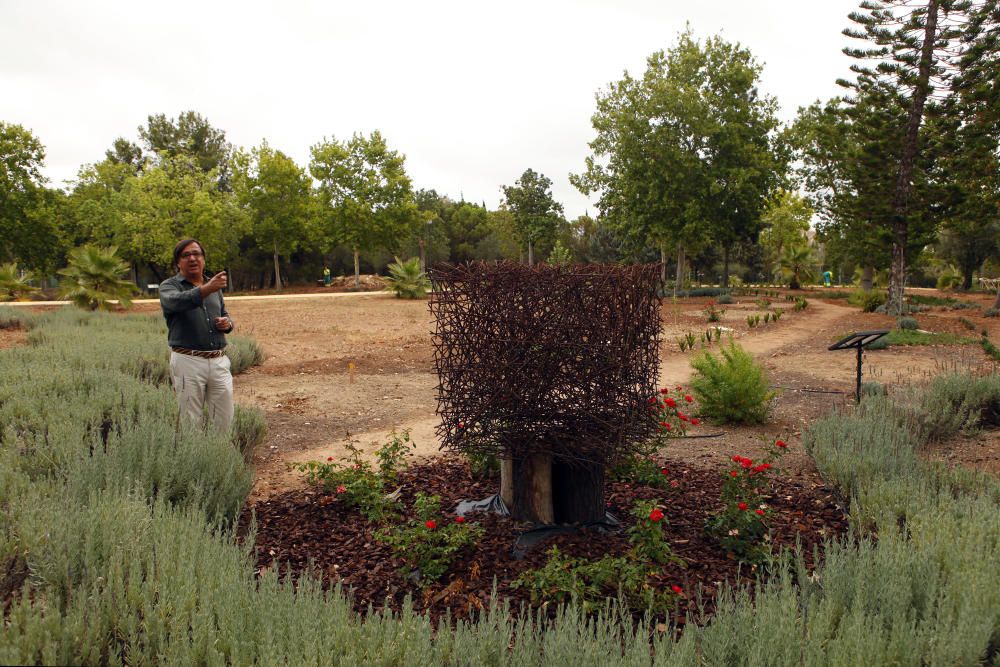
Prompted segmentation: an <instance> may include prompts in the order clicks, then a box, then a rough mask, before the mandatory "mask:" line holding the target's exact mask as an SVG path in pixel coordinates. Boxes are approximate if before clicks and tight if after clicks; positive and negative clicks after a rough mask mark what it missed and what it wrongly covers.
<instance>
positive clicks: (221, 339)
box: [160, 273, 232, 351]
mask: <svg viewBox="0 0 1000 667" xmlns="http://www.w3.org/2000/svg"><path fill="white" fill-rule="evenodd" d="M160 307H161V308H162V309H163V317H164V318H166V320H167V343H168V344H169V345H170V347H183V348H187V349H189V350H205V351H209V350H221V349H223V348H225V347H226V335H225V334H223V333H222V332H220V331H216V329H215V325H214V324H213V322H215V318H216V317H229V313H228V312H227V311H226V303H225V301H224V300H223V299H222V292H212V293H211V294H209V295H208V296H207V297H205V298H204V299H202V298H201V290H199V289H198V288H197V287H196V286H195V285H193V284H191V283H189V282H188V281H186V280H185V279H184V276H183V275H182V274H180V273H178V274H177V275H176V276H173V277H172V278H167V279H166V280H164V281H163V282H162V283H160ZM230 321H232V318H230ZM230 331H232V329H230Z"/></svg>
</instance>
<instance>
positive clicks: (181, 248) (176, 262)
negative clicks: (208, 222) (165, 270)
mask: <svg viewBox="0 0 1000 667" xmlns="http://www.w3.org/2000/svg"><path fill="white" fill-rule="evenodd" d="M192 243H197V244H198V249H199V250H201V255H202V257H204V256H205V246H203V245H202V244H201V241H199V240H197V239H184V240H182V241H181V242H180V243H178V244H177V245H175V246H174V268H175V269H177V268H180V266H179V263H180V261H181V253H182V252H184V248H186V247H188V246H189V245H191V244H192Z"/></svg>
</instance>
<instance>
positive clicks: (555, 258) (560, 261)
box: [548, 239, 573, 266]
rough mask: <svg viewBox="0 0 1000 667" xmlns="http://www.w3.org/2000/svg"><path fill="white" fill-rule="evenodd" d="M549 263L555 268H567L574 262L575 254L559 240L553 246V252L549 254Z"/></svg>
mask: <svg viewBox="0 0 1000 667" xmlns="http://www.w3.org/2000/svg"><path fill="white" fill-rule="evenodd" d="M548 261H549V264H554V265H555V266H565V265H567V264H569V263H570V262H572V261H573V253H571V252H570V250H569V248H567V247H566V246H564V245H563V244H562V242H561V241H559V240H558V239H557V240H556V242H555V244H554V245H553V246H552V252H550V253H549V260H548Z"/></svg>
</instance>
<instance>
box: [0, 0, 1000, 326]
mask: <svg viewBox="0 0 1000 667" xmlns="http://www.w3.org/2000/svg"><path fill="white" fill-rule="evenodd" d="M849 19H850V21H851V23H852V24H853V25H854V26H855V27H852V28H849V29H847V30H845V31H844V32H845V34H847V35H849V36H851V37H852V38H856V39H858V40H860V41H861V42H862V43H863V47H862V48H849V49H846V51H847V52H848V53H849V55H851V56H854V57H855V58H857V64H856V65H855V66H853V67H852V70H853V72H854V74H855V78H854V79H852V80H844V81H842V82H841V83H842V84H843V85H844V86H845V87H846V89H847V90H848V93H847V94H845V95H844V96H842V97H838V98H835V99H832V100H828V101H825V102H823V101H817V102H816V103H814V104H813V105H811V106H809V107H806V108H803V109H800V110H799V113H798V117H797V118H796V119H795V121H794V122H793V123H791V124H789V125H787V126H783V125H782V124H781V123H779V121H778V120H777V108H778V106H777V100H775V99H774V98H773V97H771V96H768V95H764V94H762V93H761V92H760V91H759V89H758V83H759V77H760V74H761V69H762V68H761V65H760V64H759V63H758V61H757V60H756V59H755V58H754V57H753V55H752V54H751V53H750V51H749V50H747V49H746V48H744V47H742V46H740V45H739V44H733V43H730V42H727V41H725V40H723V39H721V38H719V37H711V38H708V39H706V40H703V41H702V40H698V39H696V38H695V36H694V35H693V34H692V33H691V32H690V31H687V32H684V33H682V34H681V35H680V36H679V37H678V39H677V40H676V42H675V43H674V44H673V45H672V46H671V48H669V49H668V50H666V51H659V52H657V53H654V54H653V55H651V56H650V57H649V59H648V61H647V66H646V70H645V72H643V73H642V74H641V75H636V76H632V75H630V74H627V73H626V74H625V75H624V77H623V78H622V79H621V80H620V81H617V82H613V83H611V84H610V85H609V86H608V87H607V88H606V89H604V90H602V91H599V92H598V95H597V108H596V111H595V113H594V115H593V117H592V122H593V127H594V130H595V136H594V139H593V140H592V141H591V142H590V144H589V146H590V149H591V155H590V156H589V157H588V158H587V160H586V164H585V165H584V169H582V170H581V171H580V172H579V173H577V174H572V175H571V176H570V180H571V181H572V182H573V183H574V185H575V186H576V187H577V188H578V189H580V190H581V191H582V192H583V193H585V194H588V195H592V196H595V197H596V199H597V206H596V208H597V210H596V212H595V215H593V216H591V215H589V214H587V215H583V216H579V217H577V218H576V219H574V220H568V219H566V217H565V215H564V209H563V206H562V205H561V203H559V202H557V201H555V200H554V198H553V196H552V190H551V186H552V182H551V180H550V179H549V178H548V177H546V176H545V175H543V174H540V173H537V172H535V171H534V170H532V169H530V168H529V169H526V170H525V171H524V172H523V173H522V174H521V176H520V177H519V178H517V179H516V180H515V182H514V183H512V184H510V185H502V186H498V187H499V188H500V191H501V192H502V194H503V201H502V203H501V205H500V206H499V207H498V208H497V209H496V210H490V209H489V208H488V207H487V206H486V204H485V203H481V204H477V203H475V202H466V201H456V200H454V199H451V198H449V197H447V196H445V195H442V194H439V193H438V192H436V191H435V190H433V189H415V188H414V186H413V184H412V182H411V179H410V178H409V176H408V175H407V173H406V163H405V157H404V156H403V155H402V154H401V153H399V152H398V151H396V150H393V149H392V148H391V147H390V146H389V144H388V142H387V140H386V139H385V138H384V137H383V136H382V135H381V134H380V133H379V132H377V131H375V132H373V133H372V134H370V135H368V136H365V135H361V134H355V135H354V136H352V137H350V138H346V139H339V140H338V139H336V138H323V139H322V140H320V141H319V142H318V143H316V144H315V145H313V146H312V147H311V150H310V160H309V164H307V165H299V164H296V163H295V161H294V160H292V159H291V158H290V157H288V156H287V155H286V154H285V153H283V152H282V151H281V150H279V149H278V148H276V147H272V146H271V145H270V144H269V143H267V142H266V141H265V142H263V143H262V144H261V145H260V146H257V147H253V148H250V149H244V148H236V147H233V146H232V145H231V144H230V143H229V142H228V141H227V140H226V135H225V132H224V131H223V130H221V129H219V128H215V127H213V126H212V125H211V124H210V123H209V122H208V120H207V119H206V118H204V117H202V116H201V115H200V114H198V113H196V112H194V111H187V112H184V113H182V114H180V115H179V116H178V117H177V118H168V117H166V116H165V115H163V114H156V115H151V116H149V117H148V120H147V123H146V124H145V125H143V126H141V127H139V128H138V133H137V136H136V137H135V140H132V139H128V138H118V139H116V140H115V141H114V142H112V144H111V147H110V148H109V149H108V150H107V151H106V152H105V155H104V158H103V159H102V160H99V161H97V162H94V163H92V164H86V165H84V166H82V167H81V168H80V170H79V174H78V176H77V179H76V181H75V182H74V183H73V184H72V187H70V188H69V189H68V190H67V191H63V190H60V189H56V188H52V187H49V186H48V184H47V183H46V182H45V180H44V178H43V177H42V176H41V168H42V165H43V161H44V157H45V152H44V148H43V146H42V144H41V142H40V141H39V139H38V138H37V137H35V136H34V135H33V134H32V133H31V132H30V131H28V130H26V129H25V128H23V127H21V126H19V125H13V124H7V123H3V122H0V264H6V265H7V267H8V269H9V268H10V266H11V265H10V263H12V262H16V263H18V266H19V267H20V270H31V271H33V272H34V274H35V275H36V276H45V275H48V276H51V275H54V273H55V272H56V270H57V269H59V268H61V267H62V266H65V264H66V261H67V257H68V255H69V253H70V251H71V250H73V249H74V248H77V247H80V246H82V245H87V244H91V245H96V246H102V247H107V246H115V247H117V249H118V255H119V257H121V259H122V260H124V262H125V263H126V264H127V265H128V266H129V267H130V272H131V279H132V280H133V281H134V282H136V283H137V284H140V285H141V284H142V283H143V282H145V281H147V280H149V281H154V282H158V281H159V280H160V279H162V278H164V277H166V275H167V274H169V273H171V272H172V267H170V266H169V264H170V254H169V253H170V249H171V248H172V246H173V244H174V242H175V241H176V240H177V239H179V238H181V237H184V236H194V237H197V238H200V239H202V240H203V241H204V243H205V245H206V247H207V249H208V250H209V253H210V254H209V268H210V269H213V270H218V269H219V268H222V267H226V268H228V269H229V270H230V274H231V279H232V282H233V284H234V286H235V287H236V288H238V289H262V288H270V287H277V288H279V289H280V287H281V286H282V285H283V284H285V283H287V282H300V283H301V282H312V281H314V280H315V279H316V278H318V277H319V275H320V273H321V271H322V268H323V267H324V266H329V267H330V268H331V269H332V270H333V271H335V272H337V273H344V274H352V273H353V274H354V275H357V274H359V273H361V272H372V271H380V270H382V269H383V268H384V267H385V265H386V264H387V263H388V262H389V261H391V259H392V257H393V256H394V255H396V256H400V257H403V258H405V257H417V256H419V257H420V259H421V264H422V265H424V266H426V265H427V264H429V263H435V262H440V261H450V262H464V261H468V260H473V259H485V260H490V259H517V260H520V261H524V262H527V263H534V262H536V261H540V260H544V261H550V262H553V263H565V262H588V263H589V262H600V263H603V262H634V261H640V262H656V261H659V262H661V263H662V266H663V274H662V277H663V278H664V279H665V280H666V279H667V278H668V277H670V278H673V279H674V283H675V285H677V286H680V285H681V284H682V283H683V282H684V281H685V280H688V279H695V280H701V281H706V282H721V283H722V284H728V283H729V280H730V276H731V275H736V276H738V277H739V278H740V279H742V280H751V281H760V280H773V279H775V278H776V277H778V276H782V275H784V276H788V275H791V274H794V275H796V276H802V275H805V276H809V275H815V274H816V273H818V272H816V271H813V270H812V269H830V270H832V271H833V272H834V273H835V274H836V275H837V276H838V277H839V278H840V279H841V280H844V278H845V277H847V276H852V275H853V276H855V277H856V279H857V281H858V282H860V283H861V284H862V286H864V287H871V286H872V285H873V284H875V283H877V282H878V278H879V276H880V275H883V274H885V273H888V274H889V276H890V279H889V280H887V281H886V282H887V283H888V284H887V285H883V286H886V287H889V288H890V305H893V304H895V305H896V307H898V304H899V300H900V296H901V292H900V290H901V288H902V285H903V284H904V282H908V283H909V284H933V283H934V282H935V281H937V282H939V283H942V281H943V283H944V284H945V286H949V285H955V286H961V287H964V288H966V289H968V288H969V287H971V286H972V284H973V278H974V275H975V274H977V273H979V274H980V275H983V274H997V273H1000V266H998V264H997V258H998V256H1000V243H998V240H1000V163H998V160H1000V157H998V156H1000V148H998V147H1000V99H998V93H997V91H998V88H1000V46H998V44H1000V42H998V40H1000V28H998V26H1000V9H998V7H997V5H996V3H995V2H987V1H985V0H983V1H981V2H977V1H973V0H916V1H914V0H865V2H863V3H862V4H861V8H860V10H859V11H857V12H854V13H852V14H851V15H850V17H849ZM789 57H792V55H791V54H790V56H789ZM800 269H802V270H800ZM848 279H849V278H848Z"/></svg>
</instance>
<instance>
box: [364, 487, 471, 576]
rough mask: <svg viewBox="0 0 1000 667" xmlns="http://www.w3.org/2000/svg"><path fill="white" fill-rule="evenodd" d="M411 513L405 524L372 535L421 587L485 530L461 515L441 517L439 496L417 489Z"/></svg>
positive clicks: (446, 568) (443, 569) (405, 573)
mask: <svg viewBox="0 0 1000 667" xmlns="http://www.w3.org/2000/svg"><path fill="white" fill-rule="evenodd" d="M413 513H414V514H415V515H416V516H415V518H413V519H411V520H410V521H408V522H407V523H406V524H405V525H403V526H396V527H393V528H384V529H382V530H380V531H378V532H377V533H376V536H375V537H376V539H377V540H378V541H379V542H382V543H383V544H386V545H388V546H389V547H390V548H391V549H392V552H393V555H394V556H395V557H396V558H398V559H400V560H402V561H403V562H404V563H405V565H404V566H403V573H404V575H406V576H409V575H411V574H415V575H418V576H419V577H420V583H421V585H423V586H425V587H426V586H430V585H431V584H433V583H434V582H436V581H437V580H438V579H440V578H441V577H443V576H444V575H445V573H446V572H447V571H448V568H449V567H451V564H452V563H454V562H455V559H457V558H458V555H459V553H460V552H461V551H462V550H463V549H465V548H466V547H467V546H469V545H471V544H475V543H476V542H477V541H478V540H479V539H481V538H482V536H483V534H484V533H485V532H486V531H485V530H484V529H483V527H482V526H479V525H476V524H472V523H470V522H468V521H466V520H465V518H464V517H455V518H453V519H448V518H446V517H444V516H443V515H442V513H441V498H440V497H439V496H428V495H426V494H424V493H419V492H418V493H417V495H416V499H415V500H414V501H413Z"/></svg>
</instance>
